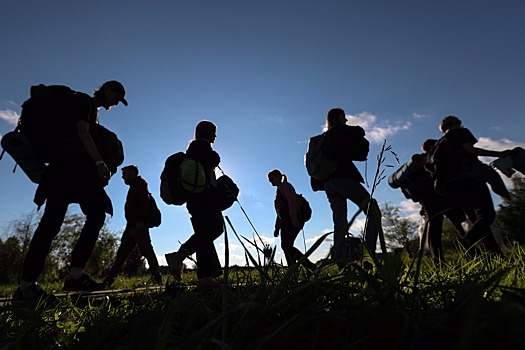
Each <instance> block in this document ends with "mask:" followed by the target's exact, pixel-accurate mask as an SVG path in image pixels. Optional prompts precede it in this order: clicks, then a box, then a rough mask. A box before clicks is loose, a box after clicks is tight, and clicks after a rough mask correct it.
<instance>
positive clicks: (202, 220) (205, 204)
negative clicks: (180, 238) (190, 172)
mask: <svg viewBox="0 0 525 350" xmlns="http://www.w3.org/2000/svg"><path fill="white" fill-rule="evenodd" d="M216 131H217V126H216V125H215V124H213V123H212V122H210V121H207V120H203V121H201V122H199V123H198V124H197V127H196V129H195V138H194V139H193V140H192V141H191V142H190V145H189V146H188V149H187V150H186V155H187V156H188V157H189V158H191V159H193V160H196V161H198V162H200V163H201V164H202V166H203V168H204V171H205V173H206V177H207V182H208V186H207V187H206V188H205V189H204V190H203V191H202V192H201V193H199V194H194V195H192V196H190V197H189V198H188V201H187V203H186V208H187V209H188V212H189V214H190V215H191V224H192V226H193V231H194V233H193V235H191V237H190V238H189V239H188V240H187V241H186V242H184V243H183V244H182V245H181V246H180V249H179V250H178V251H177V252H175V253H169V254H166V261H167V263H168V266H169V267H170V270H171V272H172V274H173V276H174V277H175V279H177V280H179V281H180V280H181V279H182V277H181V272H182V267H183V261H184V259H185V258H187V257H189V256H190V255H192V254H194V253H195V254H196V257H197V277H198V282H197V286H198V287H203V288H206V287H212V286H214V285H216V284H217V281H216V280H215V278H216V277H218V276H220V275H222V268H221V264H220V261H219V257H218V256H217V251H216V249H215V245H214V243H213V241H215V239H217V238H218V237H219V236H220V235H221V234H222V233H223V232H224V220H223V218H222V212H221V207H220V205H219V203H218V190H217V181H216V179H215V168H216V167H218V166H219V163H220V161H221V158H220V156H219V154H218V153H217V152H215V151H214V150H213V149H212V147H211V144H212V143H214V142H215V138H216Z"/></svg>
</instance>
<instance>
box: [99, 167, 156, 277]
mask: <svg viewBox="0 0 525 350" xmlns="http://www.w3.org/2000/svg"><path fill="white" fill-rule="evenodd" d="M121 170H122V179H124V182H125V183H126V185H128V186H129V190H128V194H127V196H126V203H125V204H124V214H125V217H126V229H125V230H124V233H123V234H122V238H121V240H120V247H119V248H118V250H117V257H116V258H115V262H114V263H113V266H112V267H111V270H110V271H109V273H108V274H107V276H106V278H105V279H104V282H103V284H104V286H110V285H111V284H113V281H114V280H115V278H116V277H117V275H118V273H119V272H120V271H121V270H122V267H123V266H124V263H125V262H126V260H127V259H128V257H129V255H130V254H131V252H132V251H133V249H135V247H138V248H139V251H140V253H141V254H142V255H143V256H144V257H145V258H146V260H147V261H148V265H149V269H150V272H151V274H152V276H153V281H154V282H155V283H156V284H162V276H161V274H160V272H159V262H158V261H157V256H156V255H155V251H154V250H153V245H152V244H151V238H150V234H149V227H148V225H147V220H148V217H147V216H148V209H149V205H150V200H151V199H150V198H151V197H150V196H151V195H150V193H149V190H148V183H147V182H146V180H144V179H143V178H142V176H140V175H139V168H138V167H137V166H135V165H128V166H125V167H123V168H122V169H121Z"/></svg>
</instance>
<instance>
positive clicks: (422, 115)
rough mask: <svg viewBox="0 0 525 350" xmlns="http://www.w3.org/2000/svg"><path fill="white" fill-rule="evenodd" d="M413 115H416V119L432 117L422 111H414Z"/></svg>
mask: <svg viewBox="0 0 525 350" xmlns="http://www.w3.org/2000/svg"><path fill="white" fill-rule="evenodd" d="M412 117H414V119H417V120H422V119H428V118H430V117H429V116H428V115H426V114H420V113H412Z"/></svg>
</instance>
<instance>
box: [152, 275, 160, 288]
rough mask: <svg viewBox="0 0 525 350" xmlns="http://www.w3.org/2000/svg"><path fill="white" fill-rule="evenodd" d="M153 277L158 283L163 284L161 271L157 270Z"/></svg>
mask: <svg viewBox="0 0 525 350" xmlns="http://www.w3.org/2000/svg"><path fill="white" fill-rule="evenodd" d="M151 279H152V280H153V282H154V283H155V284H156V285H159V286H162V275H161V274H160V272H155V273H154V274H153V276H152V277H151Z"/></svg>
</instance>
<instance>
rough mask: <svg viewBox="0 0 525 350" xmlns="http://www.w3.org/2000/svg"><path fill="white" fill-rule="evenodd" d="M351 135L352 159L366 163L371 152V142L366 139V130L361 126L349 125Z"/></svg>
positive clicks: (350, 153)
mask: <svg viewBox="0 0 525 350" xmlns="http://www.w3.org/2000/svg"><path fill="white" fill-rule="evenodd" d="M349 128H350V129H349V130H351V134H352V135H350V137H349V139H348V141H349V142H350V145H351V146H350V147H349V149H350V152H349V156H350V159H352V160H356V161H359V162H364V161H366V160H367V159H368V153H369V152H370V141H368V140H367V139H366V137H365V130H364V129H363V128H362V127H360V126H355V125H349Z"/></svg>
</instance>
